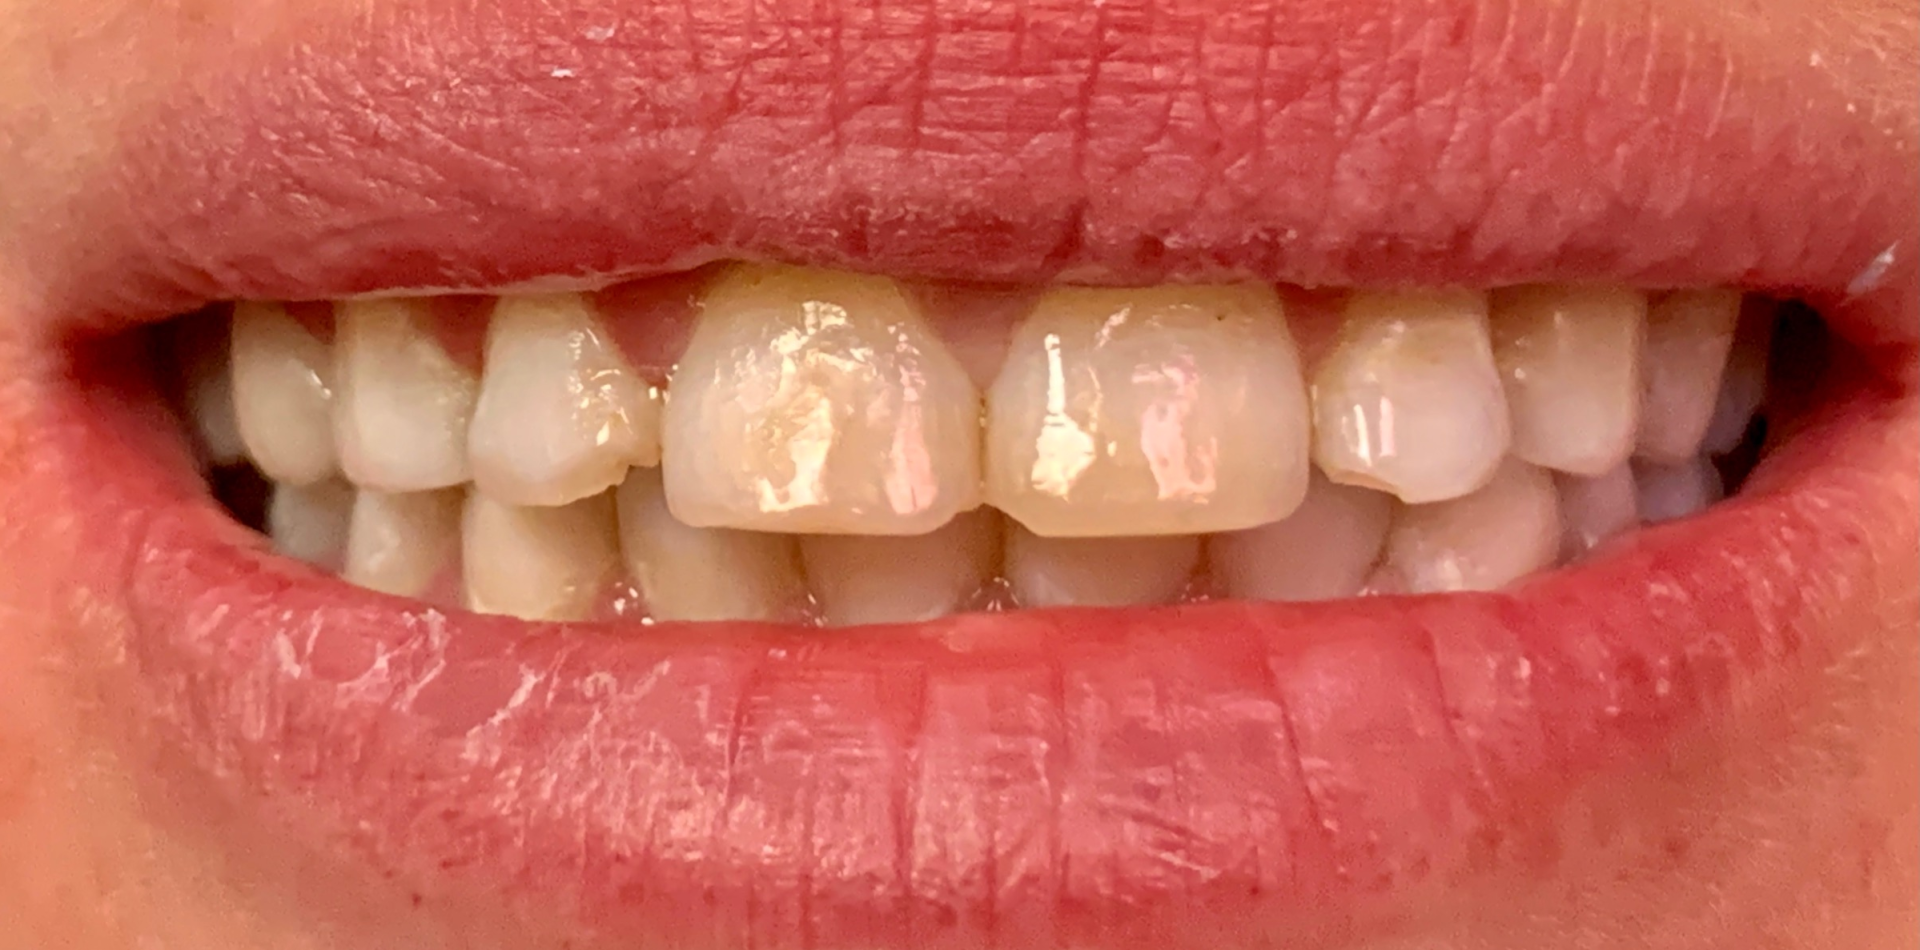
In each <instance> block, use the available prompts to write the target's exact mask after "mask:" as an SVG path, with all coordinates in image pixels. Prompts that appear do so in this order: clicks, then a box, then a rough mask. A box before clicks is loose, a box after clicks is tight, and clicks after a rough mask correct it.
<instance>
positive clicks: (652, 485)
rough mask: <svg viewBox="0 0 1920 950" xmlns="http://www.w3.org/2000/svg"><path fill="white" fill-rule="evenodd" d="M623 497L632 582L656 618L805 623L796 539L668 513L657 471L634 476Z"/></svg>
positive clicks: (623, 539)
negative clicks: (700, 524) (689, 521)
mask: <svg viewBox="0 0 1920 950" xmlns="http://www.w3.org/2000/svg"><path fill="white" fill-rule="evenodd" d="M617 497H618V502H617V504H618V507H619V518H620V548H621V552H622V555H623V556H624V557H625V559H626V568H627V576H628V577H629V578H630V579H632V581H633V582H634V584H635V586H637V587H638V588H639V591H640V594H641V595H642V596H643V597H644V598H645V599H646V603H647V613H648V615H649V616H651V617H652V618H653V619H654V620H661V621H668V620H771V621H780V620H785V621H797V620H802V619H804V618H805V614H806V611H807V585H806V580H805V578H804V577H803V575H802V574H801V572H800V553H799V548H798V545H797V543H796V539H795V538H794V537H793V536H792V535H786V534H768V533H763V532H759V531H734V530H732V529H729V528H695V527H690V526H688V525H686V524H684V523H682V522H681V521H680V520H679V519H677V518H675V517H674V516H673V514H672V513H671V512H669V511H668V510H667V500H666V495H665V493H664V492H663V490H662V488H661V476H660V471H659V470H658V469H639V468H637V469H634V470H633V471H631V472H629V473H627V480H626V482H625V483H624V484H622V485H621V486H620V491H619V493H618V496H617Z"/></svg>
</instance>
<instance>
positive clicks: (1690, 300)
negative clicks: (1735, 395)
mask: <svg viewBox="0 0 1920 950" xmlns="http://www.w3.org/2000/svg"><path fill="white" fill-rule="evenodd" d="M1739 315H1740V294H1739V293H1738V292H1737V291H1732V290H1724V289H1722V290H1682V291H1675V292H1674V293H1671V294H1668V295H1666V296H1665V297H1662V298H1660V299H1658V300H1656V301H1654V303H1653V305H1652V306H1651V307H1650V308H1649V309H1648V311H1647V344H1646V349H1645V351H1644V353H1643V355H1642V357H1641V370H1640V372H1641V394H1642V395H1641V398H1640V436H1639V439H1638V444H1637V445H1636V447H1635V450H1634V454H1635V455H1637V456H1639V457H1640V458H1645V459H1652V460H1654V461H1657V462H1667V463H1672V462H1680V461H1684V460H1686V459H1689V458H1692V457H1693V456H1695V455H1697V454H1699V452H1700V445H1701V442H1702V441H1703V440H1704V439H1705V438H1706V435H1707V425H1708V423H1710V422H1711V421H1712V420H1713V410H1714V403H1715V402H1716V401H1717V400H1718V396H1719V393H1720V377H1721V376H1722V374H1723V373H1724V372H1725V369H1726V365H1727V353H1728V351H1729V350H1730V349H1732V347H1733V332H1734V324H1735V321H1736V320H1737V319H1738V318H1739Z"/></svg>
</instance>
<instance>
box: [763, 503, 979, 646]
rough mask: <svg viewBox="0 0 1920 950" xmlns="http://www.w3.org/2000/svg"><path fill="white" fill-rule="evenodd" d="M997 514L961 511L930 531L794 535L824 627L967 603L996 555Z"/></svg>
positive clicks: (927, 616) (904, 617)
mask: <svg viewBox="0 0 1920 950" xmlns="http://www.w3.org/2000/svg"><path fill="white" fill-rule="evenodd" d="M1000 524H1001V516H1000V513H999V512H997V511H994V510H993V509H991V508H976V509H974V510H973V511H968V512H962V513H961V514H960V515H958V516H956V517H955V518H954V519H953V520H952V521H949V522H947V523H946V524H945V525H944V526H942V527H941V528H940V529H938V530H936V531H934V532H933V533H931V534H919V535H912V536H908V537H856V536H853V535H844V534H838V535H836V534H816V535H809V536H807V537H805V538H802V539H800V556H801V561H802V563H804V564H805V566H806V572H807V580H808V583H809V586H811V587H812V589H813V594H814V598H815V599H816V600H817V601H818V602H819V605H820V614H821V618H822V619H823V620H825V621H826V623H827V624H828V625H829V626H835V627H851V626H857V625H860V624H876V623H912V622H916V621H921V620H932V619H934V618H936V617H944V616H946V615H948V614H951V613H954V612H955V611H958V610H961V609H963V608H965V607H966V606H967V603H968V601H969V600H971V599H972V598H973V597H974V596H975V595H976V594H978V593H979V592H980V590H981V589H982V588H983V587H985V586H986V585H987V583H988V582H990V581H991V580H992V579H993V577H994V573H995V569H996V568H997V567H998V566H999V561H1000Z"/></svg>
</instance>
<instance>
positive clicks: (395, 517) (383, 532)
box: [340, 490, 460, 597]
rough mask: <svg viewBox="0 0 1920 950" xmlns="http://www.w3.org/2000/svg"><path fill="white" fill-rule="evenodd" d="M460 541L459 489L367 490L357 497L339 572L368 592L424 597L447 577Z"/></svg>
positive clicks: (354, 501)
mask: <svg viewBox="0 0 1920 950" xmlns="http://www.w3.org/2000/svg"><path fill="white" fill-rule="evenodd" d="M459 543H460V493H459V492H458V491H429V492H410V493H406V494H388V493H386V492H379V491H369V490H363V491H361V492H360V494H359V495H358V496H357V497H355V498H354V500H353V516H352V518H351V520H350V522H349V524H348V528H347V556H346V566H345V567H344V568H343V569H342V570H341V572H340V573H341V576H343V577H345V578H346V579H347V580H348V581H349V582H351V583H354V584H357V585H359V586H361V587H365V588H367V589H369V590H377V591H381V592H382V593H387V594H396V595H399V596H401V597H419V596H421V595H422V594H425V593H427V591H428V590H429V589H430V588H433V587H435V586H436V582H437V581H440V580H442V574H443V572H444V571H445V570H446V569H447V568H448V567H450V566H452V562H453V556H454V554H455V552H457V551H458V550H459Z"/></svg>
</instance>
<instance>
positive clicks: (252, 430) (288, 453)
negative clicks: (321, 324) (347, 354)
mask: <svg viewBox="0 0 1920 950" xmlns="http://www.w3.org/2000/svg"><path fill="white" fill-rule="evenodd" d="M233 402H234V410H235V413H236V415H237V422H238V426H239V431H240V436H241V438H242V439H244V440H245V441H246V444H247V452H248V454H250V455H251V456H252V457H253V464H254V467H255V468H258V469H259V470H260V473H261V474H262V475H265V476H266V477H267V478H269V479H272V480H274V481H276V482H281V483H284V484H291V485H307V484H312V483H314V482H317V481H320V480H321V479H323V478H327V477H328V476H330V475H332V474H334V471H335V469H336V465H335V460H334V451H333V421H332V413H333V407H332V403H333V352H332V349H331V348H330V347H329V346H328V345H327V344H326V343H325V342H324V341H322V340H321V339H320V338H319V337H316V336H314V335H313V334H312V333H309V332H307V328H306V327H303V326H301V325H300V322H299V321H297V320H295V319H294V318H293V317H292V316H291V315H289V314H288V313H287V310H286V308H285V307H283V306H281V305H279V304H275V303H241V304H236V305H235V306H234V309H233Z"/></svg>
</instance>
